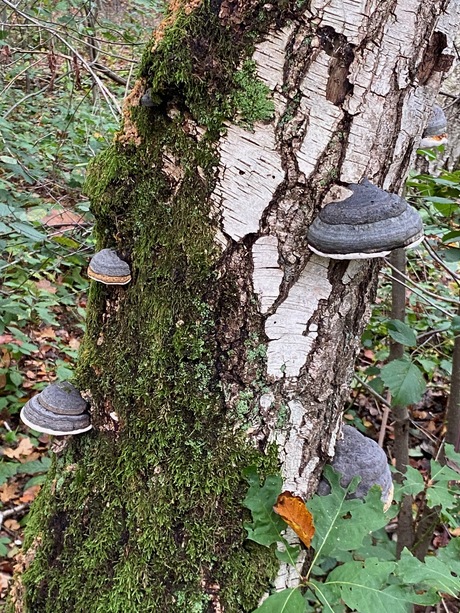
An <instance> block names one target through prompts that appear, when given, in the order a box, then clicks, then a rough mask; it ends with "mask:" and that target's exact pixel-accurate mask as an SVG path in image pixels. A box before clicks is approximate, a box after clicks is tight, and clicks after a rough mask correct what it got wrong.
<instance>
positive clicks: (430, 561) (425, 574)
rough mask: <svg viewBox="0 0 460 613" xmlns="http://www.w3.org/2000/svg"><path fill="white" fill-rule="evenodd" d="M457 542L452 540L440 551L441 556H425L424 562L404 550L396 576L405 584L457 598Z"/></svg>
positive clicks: (459, 584)
mask: <svg viewBox="0 0 460 613" xmlns="http://www.w3.org/2000/svg"><path fill="white" fill-rule="evenodd" d="M459 540H460V539H458V538H455V539H452V540H451V542H450V543H449V545H448V546H447V547H445V548H444V549H441V550H440V553H441V552H443V555H438V556H427V557H426V558H425V561H424V562H421V561H420V560H418V559H417V558H415V557H414V556H413V555H412V554H411V553H410V551H408V550H407V549H404V551H403V552H402V554H401V559H400V561H399V564H398V567H397V571H396V572H397V574H398V575H399V576H400V577H401V578H402V579H403V581H404V582H405V583H409V584H422V585H426V586H428V587H432V588H434V589H436V590H437V591H439V592H440V593H441V594H449V595H450V596H454V597H455V596H457V595H458V593H459V592H460V576H459V574H458V573H459V572H460V561H459V560H458V554H459V551H460V549H459ZM455 556H457V557H455Z"/></svg>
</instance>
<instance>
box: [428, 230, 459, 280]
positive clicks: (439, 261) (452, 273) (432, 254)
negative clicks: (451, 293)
mask: <svg viewBox="0 0 460 613" xmlns="http://www.w3.org/2000/svg"><path fill="white" fill-rule="evenodd" d="M423 246H424V247H425V249H426V250H427V251H428V253H429V254H430V255H431V257H432V258H433V260H436V262H437V263H438V264H439V265H440V266H441V267H442V268H443V269H444V270H445V271H446V272H447V273H448V274H449V275H450V276H451V277H452V279H453V280H454V281H456V282H457V284H459V283H460V275H457V274H456V273H455V272H454V271H453V270H451V269H450V268H449V267H448V266H446V264H445V262H444V261H443V260H442V259H441V258H440V257H439V255H438V254H437V253H436V252H435V250H434V249H433V248H432V247H431V245H430V243H429V242H428V241H427V240H426V238H425V239H424V240H423Z"/></svg>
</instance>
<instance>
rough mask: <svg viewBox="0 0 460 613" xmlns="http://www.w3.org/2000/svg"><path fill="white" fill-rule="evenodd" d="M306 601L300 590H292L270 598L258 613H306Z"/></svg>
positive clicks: (283, 591) (277, 593) (278, 593)
mask: <svg viewBox="0 0 460 613" xmlns="http://www.w3.org/2000/svg"><path fill="white" fill-rule="evenodd" d="M305 607H306V602H305V599H304V598H303V596H302V594H301V592H300V590H299V589H296V588H291V589H287V590H282V591H281V592H276V593H275V594H272V595H271V596H269V597H268V598H267V599H266V600H264V602H263V603H262V605H261V606H260V607H259V608H258V609H257V612H258V613H304V611H305Z"/></svg>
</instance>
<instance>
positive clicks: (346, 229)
mask: <svg viewBox="0 0 460 613" xmlns="http://www.w3.org/2000/svg"><path fill="white" fill-rule="evenodd" d="M348 189H350V190H351V191H352V192H353V193H352V195H351V196H349V197H348V198H346V199H345V200H340V201H336V202H330V203H329V204H327V205H326V206H325V207H324V208H323V209H322V210H321V212H320V214H319V215H318V217H317V218H316V219H315V220H314V221H313V223H312V224H311V226H310V228H309V229H308V233H307V241H308V246H309V248H310V249H311V251H313V252H314V253H317V254H318V255H321V256H324V257H327V258H333V259H336V260H360V259H366V258H378V257H383V256H385V255H388V254H389V253H390V251H393V250H394V249H399V248H400V247H404V248H405V249H407V248H410V247H415V246H416V245H418V244H419V243H420V242H421V240H422V238H423V225H422V220H421V218H420V215H419V214H418V213H417V211H416V210H415V209H414V208H413V207H411V206H410V205H409V204H408V203H407V202H406V201H405V200H403V199H402V198H400V197H399V196H397V195H396V194H389V193H388V192H386V191H384V190H383V189H380V188H378V187H376V186H375V185H372V183H370V182H369V181H368V180H367V179H364V180H363V181H362V182H361V183H352V184H350V185H348Z"/></svg>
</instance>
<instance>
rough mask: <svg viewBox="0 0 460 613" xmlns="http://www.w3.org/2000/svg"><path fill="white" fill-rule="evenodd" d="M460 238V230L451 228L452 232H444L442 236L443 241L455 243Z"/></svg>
mask: <svg viewBox="0 0 460 613" xmlns="http://www.w3.org/2000/svg"><path fill="white" fill-rule="evenodd" d="M459 240H460V230H453V231H452V232H446V234H444V235H443V237H442V242H443V243H452V242H455V243H457V242H458V241H459Z"/></svg>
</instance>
